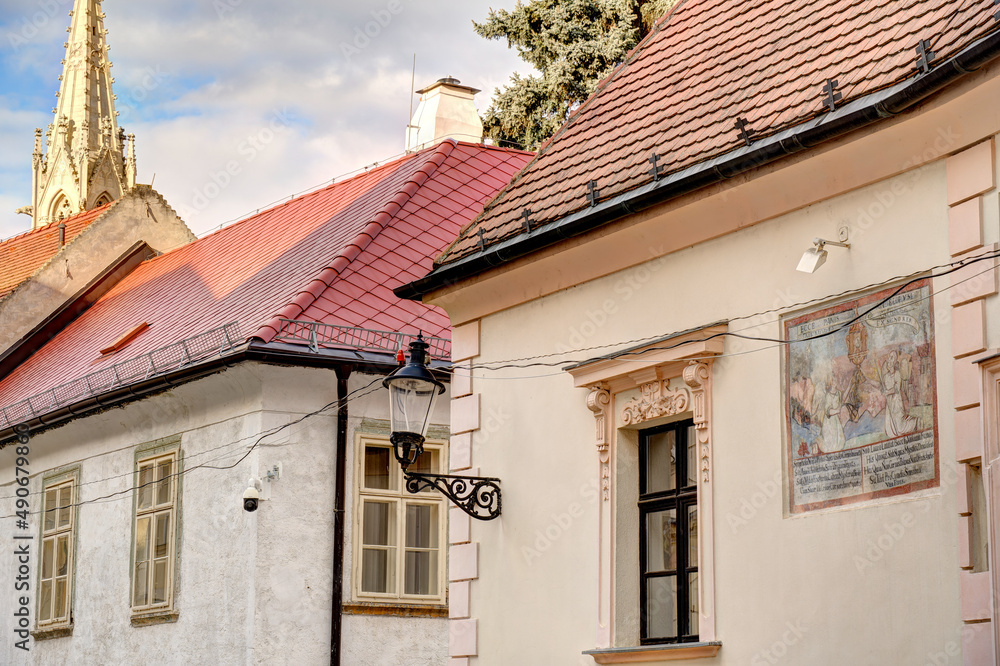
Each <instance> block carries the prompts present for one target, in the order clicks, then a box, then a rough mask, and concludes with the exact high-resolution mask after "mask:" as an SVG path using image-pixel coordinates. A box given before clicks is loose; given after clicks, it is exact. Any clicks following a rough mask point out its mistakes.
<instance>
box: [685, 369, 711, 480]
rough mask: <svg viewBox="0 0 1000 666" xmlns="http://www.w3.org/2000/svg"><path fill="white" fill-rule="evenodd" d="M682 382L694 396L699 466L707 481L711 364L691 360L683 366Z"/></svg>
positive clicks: (709, 450)
mask: <svg viewBox="0 0 1000 666" xmlns="http://www.w3.org/2000/svg"><path fill="white" fill-rule="evenodd" d="M684 383H685V384H687V385H688V386H690V387H691V394H692V396H693V398H694V409H693V411H694V427H695V432H696V433H697V438H698V450H699V458H700V463H699V468H700V469H701V480H702V481H703V482H705V483H708V482H709V481H710V480H711V478H712V468H711V464H712V448H711V446H712V437H711V431H710V430H711V418H712V415H711V413H710V409H709V401H708V396H709V395H710V394H709V392H710V391H711V390H712V388H711V387H712V366H711V365H709V364H708V363H699V362H697V361H691V365H689V366H688V367H686V368H684Z"/></svg>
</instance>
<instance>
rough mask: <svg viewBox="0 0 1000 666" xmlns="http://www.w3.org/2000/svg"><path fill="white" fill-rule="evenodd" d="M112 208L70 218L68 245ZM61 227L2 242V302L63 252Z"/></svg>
mask: <svg viewBox="0 0 1000 666" xmlns="http://www.w3.org/2000/svg"><path fill="white" fill-rule="evenodd" d="M111 205H112V204H107V205H105V206H101V207H100V208H95V209H93V210H88V211H85V212H83V213H78V214H77V215H74V216H72V217H68V218H66V219H65V220H63V222H64V223H65V225H66V242H67V243H69V242H70V241H71V240H73V239H74V238H76V237H77V236H78V235H79V234H80V232H81V231H83V230H84V229H86V228H87V227H88V226H90V223H91V222H93V221H94V220H96V219H97V218H98V217H100V216H101V215H102V214H103V213H104V212H105V211H106V210H107V209H108V208H109V207H110V206H111ZM59 249H60V248H59V225H58V224H49V225H46V226H44V227H41V228H39V229H35V230H34V231H29V232H27V233H23V234H20V235H19V236H14V237H13V238H8V239H7V240H5V241H2V242H0V298H3V297H4V296H6V295H7V294H9V293H10V292H12V291H14V289H15V288H16V287H17V285H19V284H21V283H22V282H24V281H25V280H27V279H28V278H29V277H31V276H32V275H33V274H34V272H35V271H37V270H38V269H39V268H41V267H42V266H44V265H45V264H46V263H48V261H49V260H50V259H51V258H52V257H53V256H55V254H56V252H58V251H59Z"/></svg>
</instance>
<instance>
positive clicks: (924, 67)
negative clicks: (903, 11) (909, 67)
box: [917, 0, 996, 74]
mask: <svg viewBox="0 0 1000 666" xmlns="http://www.w3.org/2000/svg"><path fill="white" fill-rule="evenodd" d="M993 1H994V2H996V0H993ZM935 55H936V54H935V53H934V51H931V43H930V42H929V41H928V40H926V39H921V40H920V43H919V44H917V56H918V57H917V69H919V70H920V71H921V72H922V73H923V74H926V73H927V72H929V71H931V63H932V62H933V61H934V56H935Z"/></svg>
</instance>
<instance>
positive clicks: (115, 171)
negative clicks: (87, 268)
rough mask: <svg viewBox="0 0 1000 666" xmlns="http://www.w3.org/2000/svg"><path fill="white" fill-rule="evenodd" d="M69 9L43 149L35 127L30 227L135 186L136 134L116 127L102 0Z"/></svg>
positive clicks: (76, 3)
mask: <svg viewBox="0 0 1000 666" xmlns="http://www.w3.org/2000/svg"><path fill="white" fill-rule="evenodd" d="M69 15H70V19H71V21H70V27H69V28H68V29H67V32H69V39H68V40H67V42H66V43H65V44H64V46H65V48H66V59H65V60H63V73H62V76H60V77H59V80H60V82H61V83H60V86H59V92H58V93H56V96H57V98H58V99H57V101H56V107H55V108H54V109H53V113H54V115H55V118H54V119H53V123H52V124H51V125H49V128H48V131H47V132H46V133H45V136H46V151H45V153H44V154H42V152H41V141H40V138H39V137H40V135H41V130H36V140H35V153H34V156H33V160H32V163H33V167H34V173H33V190H34V191H33V196H32V207H31V217H32V227H33V228H35V229H37V228H38V227H41V226H43V225H46V224H51V223H52V222H56V221H58V220H60V219H62V218H64V217H67V216H69V215H74V214H76V213H79V212H82V211H85V210H90V209H92V208H96V207H98V206H101V205H103V204H105V203H108V202H109V201H113V200H115V199H117V198H119V197H120V196H121V195H122V194H124V193H125V192H127V191H128V190H130V189H131V188H132V187H134V186H135V163H134V145H133V138H132V136H131V135H129V136H128V137H127V138H126V136H125V132H124V131H123V130H121V129H120V128H119V127H118V120H117V115H118V114H117V113H116V112H115V96H114V93H113V92H112V89H111V85H112V83H113V82H114V79H113V78H112V77H111V60H110V58H109V57H108V49H109V47H108V44H107V41H106V39H105V35H106V34H107V31H106V30H105V29H104V13H103V12H102V11H101V0H75V1H74V5H73V11H71V12H70V14H69ZM126 142H128V144H129V145H128V146H127V151H128V155H129V159H128V163H126V159H125V152H126V145H125V144H126Z"/></svg>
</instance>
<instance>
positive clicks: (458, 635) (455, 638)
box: [448, 619, 479, 657]
mask: <svg viewBox="0 0 1000 666" xmlns="http://www.w3.org/2000/svg"><path fill="white" fill-rule="evenodd" d="M448 653H449V655H450V656H452V657H475V656H476V655H477V654H478V653H479V620H475V619H471V620H451V621H449V622H448Z"/></svg>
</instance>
